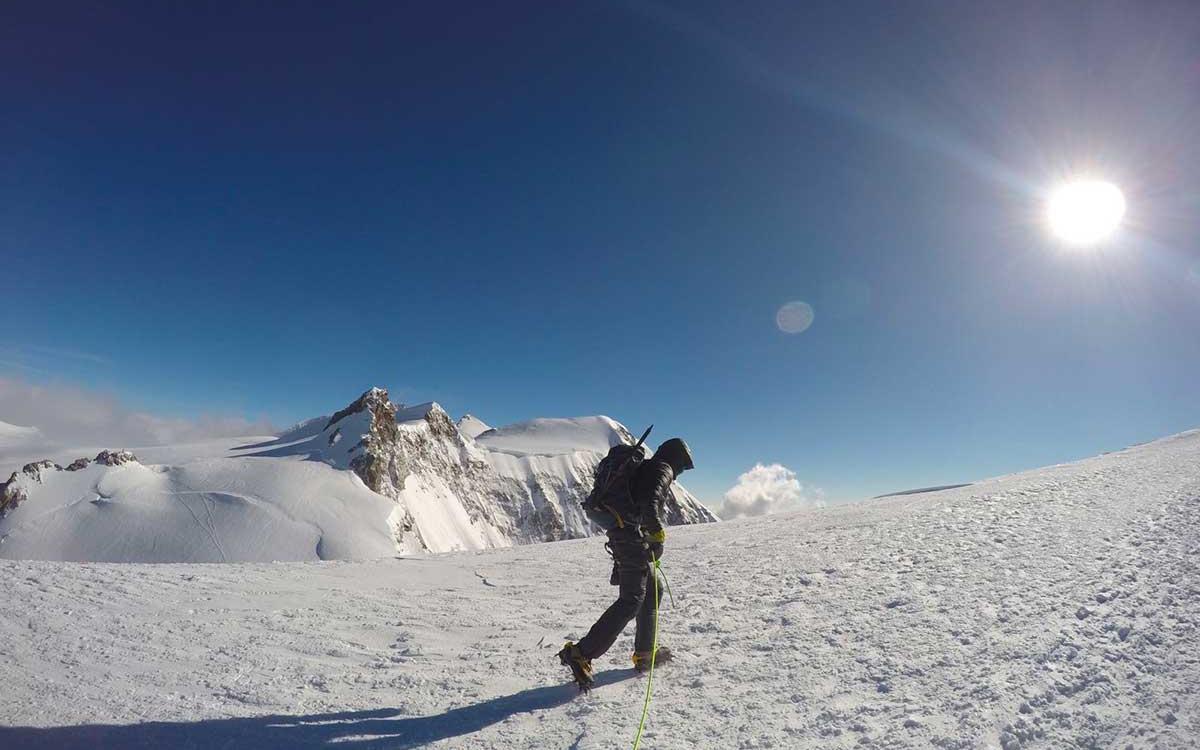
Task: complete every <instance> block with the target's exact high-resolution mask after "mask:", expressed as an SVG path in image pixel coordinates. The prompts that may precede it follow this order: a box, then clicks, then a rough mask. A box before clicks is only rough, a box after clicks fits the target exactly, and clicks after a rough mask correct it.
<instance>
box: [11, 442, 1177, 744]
mask: <svg viewBox="0 0 1200 750" xmlns="http://www.w3.org/2000/svg"><path fill="white" fill-rule="evenodd" d="M1198 529H1200V433H1186V434H1184V435H1181V436H1177V437H1175V438H1169V439H1166V440H1163V441H1158V442H1156V443H1152V444H1148V445H1144V446H1138V447H1135V448H1131V449H1128V450H1126V451H1121V452H1119V453H1114V454H1109V455H1105V456H1100V457H1097V458H1094V459H1088V460H1086V461H1082V462H1079V463H1076V464H1068V465H1062V466H1056V467H1050V468H1047V469H1041V470H1037V471H1032V472H1026V473H1024V474H1019V475H1014V476H1010V477H1002V478H999V479H995V480H989V481H986V482H981V483H978V484H976V485H973V486H970V487H963V488H958V489H953V490H947V491H941V492H935V493H929V494H925V495H908V496H902V497H895V498H888V499H882V500H877V501H873V502H868V503H863V504H859V505H854V506H841V507H834V508H828V509H823V510H815V511H805V512H802V513H797V514H792V515H787V516H773V517H765V518H759V519H751V520H746V521H737V522H730V523H723V524H702V525H697V526H688V527H678V528H672V529H670V530H669V532H668V533H669V537H668V540H667V548H666V555H665V557H664V567H665V568H666V571H667V574H668V576H669V578H670V583H671V586H672V588H673V591H674V594H675V605H674V606H673V607H672V606H671V605H670V603H669V602H667V603H666V604H665V605H664V609H663V612H662V623H661V626H662V630H663V632H662V641H663V642H664V643H666V644H669V645H670V646H671V647H672V649H673V650H674V651H675V653H676V661H675V662H674V663H672V664H671V665H669V666H666V667H664V668H662V669H661V670H659V671H657V672H656V675H655V689H654V700H653V704H652V708H651V716H650V719H649V722H648V727H647V735H646V738H645V740H644V745H643V746H644V747H646V748H648V749H649V748H654V749H656V750H658V749H661V748H688V749H689V750H691V749H694V748H710V747H711V748H850V747H867V748H906V747H911V748H928V747H939V748H976V747H988V748H1004V750H1013V749H1014V748H1090V747H1103V748H1107V747H1116V748H1127V747H1132V748H1136V749H1138V750H1141V749H1143V748H1186V747H1195V746H1196V745H1197V743H1198V742H1200V706H1198V699H1197V698H1196V696H1195V693H1194V686H1195V685H1196V684H1200V634H1198V631H1197V623H1200V575H1198V573H1200V571H1198V570H1197V568H1198V567H1200V531H1198ZM608 572H609V562H608V559H607V557H606V556H605V554H604V552H603V550H602V544H601V541H600V540H597V539H585V540H575V541H567V542H559V543H553V544H540V545H528V546H520V547H514V548H510V549H503V550H489V551H485V552H477V553H462V554H450V555H443V556H433V557H405V558H399V559H386V560H378V561H371V562H323V563H292V564H238V565H194V564H189V565H113V564H71V563H58V562H30V561H8V560H2V561H0V654H3V655H4V663H5V670H4V690H3V691H2V692H0V747H4V748H8V747H14V748H15V747H22V748H24V747H29V748H38V747H71V748H74V747H78V748H84V747H87V748H98V747H175V748H179V747H255V748H285V747H288V748H293V747H316V746H320V747H353V748H414V747H437V748H535V747H536V748H576V749H577V750H589V749H598V748H612V747H622V746H627V745H628V744H629V743H630V742H631V741H632V738H633V732H634V729H635V728H636V723H637V718H638V714H639V712H640V708H641V700H642V695H643V689H644V683H643V682H642V681H641V678H638V677H635V676H633V675H632V673H631V670H630V669H629V668H628V666H629V664H628V654H629V651H630V649H631V641H632V638H631V635H632V633H631V630H630V631H627V633H626V634H625V635H624V636H622V638H621V639H620V640H619V641H618V642H617V644H616V646H615V647H614V649H613V650H612V651H611V652H610V653H609V654H608V655H606V656H605V657H604V658H603V659H601V660H599V661H598V662H597V670H598V672H599V675H600V682H601V685H600V687H598V688H597V689H596V690H595V691H593V692H592V693H591V694H588V695H583V696H577V695H576V694H575V691H574V688H573V687H571V686H570V685H568V684H566V683H567V681H568V676H567V670H566V669H565V668H563V667H562V666H561V665H559V664H558V663H557V660H556V659H555V658H554V653H555V651H557V649H558V648H560V647H561V645H562V641H563V640H564V639H565V638H567V637H573V638H574V637H578V636H581V635H582V634H583V632H584V631H585V630H586V629H587V627H588V626H589V625H590V624H591V622H592V621H593V620H594V619H595V617H596V616H597V615H598V614H599V613H600V611H601V610H602V609H603V608H604V607H605V606H607V604H608V603H609V602H610V601H611V599H612V597H613V596H614V595H615V588H610V587H609V586H608V585H607V578H608Z"/></svg>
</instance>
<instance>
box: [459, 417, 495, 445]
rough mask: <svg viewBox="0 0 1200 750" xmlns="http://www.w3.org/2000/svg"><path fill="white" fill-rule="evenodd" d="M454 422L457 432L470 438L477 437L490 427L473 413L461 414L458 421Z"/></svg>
mask: <svg viewBox="0 0 1200 750" xmlns="http://www.w3.org/2000/svg"><path fill="white" fill-rule="evenodd" d="M455 424H457V425H458V431H459V432H461V433H462V434H463V435H464V436H466V437H469V438H472V439H474V438H477V437H479V436H480V435H482V434H483V433H485V432H487V431H488V430H490V429H492V428H491V427H490V426H488V424H487V422H484V421H483V420H482V419H480V418H479V417H476V416H475V415H474V414H464V415H462V417H460V418H459V420H458V422H456V423H455Z"/></svg>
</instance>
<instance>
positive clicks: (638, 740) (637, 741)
mask: <svg viewBox="0 0 1200 750" xmlns="http://www.w3.org/2000/svg"><path fill="white" fill-rule="evenodd" d="M658 571H659V565H658V560H655V561H654V567H652V568H651V569H650V575H651V576H652V577H653V578H654V645H652V646H651V647H650V674H649V675H647V677H646V702H645V703H643V704H642V720H641V721H640V722H638V730H637V736H636V737H634V738H633V750H638V747H639V746H640V745H641V744H642V730H643V729H645V728H646V714H648V713H649V712H650V688H651V687H652V686H653V685H654V659H655V657H657V656H658V607H659V605H660V604H662V602H660V601H659V600H658Z"/></svg>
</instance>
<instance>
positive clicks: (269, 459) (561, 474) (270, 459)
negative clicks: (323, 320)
mask: <svg viewBox="0 0 1200 750" xmlns="http://www.w3.org/2000/svg"><path fill="white" fill-rule="evenodd" d="M476 421H477V420H476ZM475 426H484V427H486V425H483V423H482V422H480V423H478V425H475ZM20 429H24V428H20ZM8 432H11V433H13V434H18V433H19V429H17V428H14V429H13V430H9V431H8ZM5 434H8V433H5ZM20 434H25V433H20ZM485 436H487V440H484V439H483V438H484V437H485ZM627 436H628V433H627V431H625V429H624V428H623V427H621V426H620V425H619V424H618V423H616V422H614V421H612V420H611V419H608V418H607V417H582V418H577V419H546V420H534V421H533V422H529V423H523V424H518V425H512V426H509V427H504V428H501V429H499V430H491V429H490V428H489V429H487V430H485V431H484V432H482V433H481V434H480V440H479V441H476V440H475V439H473V438H472V437H470V436H469V435H467V434H463V433H462V432H461V431H460V430H459V429H458V428H457V427H456V426H455V424H454V423H453V422H451V420H450V418H449V417H448V416H447V414H446V412H445V411H444V410H443V409H442V408H441V407H440V406H439V405H437V404H436V403H432V402H431V403H426V404H420V405H416V406H408V407H405V406H397V405H396V404H393V403H392V402H391V401H390V400H389V399H388V395H387V391H385V390H382V389H378V388H374V389H371V390H369V391H367V392H366V393H364V394H363V395H362V396H361V397H360V398H358V399H356V400H355V401H354V402H353V403H351V404H350V405H349V406H347V407H346V408H344V409H341V410H339V411H338V412H336V413H334V414H332V415H330V416H327V417H317V418H315V419H310V420H307V421H305V422H302V423H300V424H298V425H296V426H295V427H292V428H290V429H288V430H285V431H284V432H282V433H281V434H279V435H277V436H274V437H268V438H261V437H259V438H247V439H242V440H229V439H227V440H223V441H207V442H203V443H192V444H188V445H179V446H160V447H157V448H148V449H138V451H137V452H136V453H130V454H128V459H127V460H123V461H122V462H121V464H120V465H113V466H105V465H97V463H96V462H94V461H91V459H90V458H89V457H88V456H87V455H85V456H83V457H80V456H79V455H78V453H76V454H72V453H71V452H66V453H60V455H61V456H62V457H56V458H55V459H53V460H50V459H47V460H43V461H37V462H31V463H29V464H26V465H24V466H22V467H14V470H13V472H12V474H11V475H10V477H9V479H8V480H7V481H6V482H2V483H0V557H3V558H9V559H47V560H73V561H96V562H254V561H273V560H278V561H298V560H330V559H341V560H355V559H371V558H377V557H386V556H390V555H394V554H396V553H412V552H423V551H430V552H446V551H451V550H477V549H489V548H493V547H506V546H510V545H513V544H524V543H529V542H541V541H555V540H561V539H569V538H579V537H583V536H587V535H589V534H592V533H595V531H596V529H595V528H594V527H593V526H592V525H591V524H590V523H589V522H588V521H587V519H586V518H585V517H584V516H583V513H582V511H581V510H580V508H579V501H580V500H582V499H583V498H584V497H585V496H586V494H587V492H588V491H589V489H590V487H591V477H592V472H593V469H594V468H595V465H596V463H597V462H598V461H599V460H600V458H601V457H602V456H603V455H604V452H606V451H607V450H608V447H609V446H610V445H611V444H613V443H615V442H616V441H618V440H620V439H622V437H627ZM106 455H107V454H106ZM666 510H667V518H668V521H669V522H671V523H675V524H678V523H698V522H704V521H711V520H715V519H714V518H713V517H712V515H711V513H709V512H708V511H707V510H706V509H705V508H704V507H703V506H702V505H701V504H700V503H699V502H698V501H697V500H696V499H695V498H694V497H692V496H691V495H690V494H688V493H687V491H686V490H685V489H683V488H682V487H679V488H676V489H675V491H674V495H673V497H672V498H671V499H670V501H669V502H668V504H667V509H666Z"/></svg>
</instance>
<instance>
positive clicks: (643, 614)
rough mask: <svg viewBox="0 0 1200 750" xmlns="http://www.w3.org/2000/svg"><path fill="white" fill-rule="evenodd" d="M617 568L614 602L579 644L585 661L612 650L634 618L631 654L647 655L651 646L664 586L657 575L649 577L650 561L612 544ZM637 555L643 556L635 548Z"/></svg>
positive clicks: (639, 546) (643, 553)
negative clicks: (655, 618)
mask: <svg viewBox="0 0 1200 750" xmlns="http://www.w3.org/2000/svg"><path fill="white" fill-rule="evenodd" d="M612 546H613V551H614V557H615V559H616V565H617V585H618V586H620V589H619V592H618V596H617V600H616V601H615V602H613V603H612V605H611V606H609V608H608V609H606V610H604V614H602V615H600V619H599V620H597V621H596V624H595V625H593V626H592V629H591V630H589V631H588V633H587V635H585V636H584V637H583V638H582V639H581V640H580V641H579V644H578V645H579V651H580V653H582V654H583V655H584V656H585V657H587V658H588V659H595V658H596V657H598V656H601V655H602V654H604V652H606V651H608V650H609V649H610V648H612V645H613V643H614V642H615V641H616V640H617V636H619V635H620V634H621V631H622V630H624V629H625V626H626V625H628V624H629V621H630V620H632V619H634V618H635V617H636V618H637V633H636V634H635V635H634V638H633V650H634V651H649V650H650V649H651V648H652V647H653V645H654V614H655V612H656V611H657V610H658V601H659V599H661V598H662V589H663V583H662V579H661V578H658V574H657V573H651V567H650V566H651V563H650V561H649V559H647V558H644V557H642V558H641V559H639V557H637V556H633V555H632V554H622V552H623V550H622V548H621V547H620V546H618V544H616V543H613V545H612ZM637 550H638V555H639V556H642V555H645V554H646V553H645V552H644V551H642V549H641V545H640V544H639V545H638V548H637ZM652 575H653V576H655V578H657V581H658V597H655V596H654V586H655V583H654V582H655V578H652V577H651V576H652Z"/></svg>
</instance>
